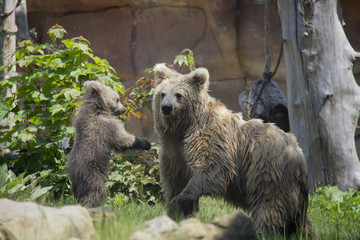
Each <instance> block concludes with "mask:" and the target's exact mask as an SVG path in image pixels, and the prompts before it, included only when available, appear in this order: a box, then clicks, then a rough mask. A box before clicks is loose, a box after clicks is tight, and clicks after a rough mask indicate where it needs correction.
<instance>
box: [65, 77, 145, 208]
mask: <svg viewBox="0 0 360 240" xmlns="http://www.w3.org/2000/svg"><path fill="white" fill-rule="evenodd" d="M84 88H85V96H84V103H83V104H82V106H81V107H80V110H79V113H78V114H77V116H76V118H75V120H74V122H73V125H74V127H75V129H76V133H75V143H74V145H73V148H72V150H71V152H70V153H69V155H68V171H69V175H70V179H71V182H72V189H73V193H74V196H75V198H76V200H77V201H78V202H80V203H81V204H83V205H86V206H88V207H94V206H98V205H100V204H101V203H102V202H103V201H104V200H105V199H106V191H105V187H104V183H105V181H106V179H107V171H108V168H109V160H110V158H111V152H112V150H115V151H116V152H121V151H124V150H126V149H131V148H133V149H135V148H136V149H145V150H148V149H150V143H149V142H148V141H147V140H144V139H140V138H138V137H135V136H134V135H132V134H129V133H128V132H126V130H125V129H124V126H123V124H122V123H121V121H120V120H119V119H116V118H115V116H118V115H120V114H122V113H124V112H125V108H124V106H123V105H122V104H121V103H120V99H119V95H118V94H117V93H116V92H115V91H114V90H113V89H112V88H110V87H108V86H106V85H105V84H103V83H101V82H97V81H87V82H85V84H84Z"/></svg>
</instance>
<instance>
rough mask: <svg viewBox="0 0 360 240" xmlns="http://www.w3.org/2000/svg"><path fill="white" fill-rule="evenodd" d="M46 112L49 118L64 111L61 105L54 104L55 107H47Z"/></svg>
mask: <svg viewBox="0 0 360 240" xmlns="http://www.w3.org/2000/svg"><path fill="white" fill-rule="evenodd" d="M48 110H49V111H50V113H51V116H54V115H55V114H56V113H58V112H60V111H65V110H66V109H65V107H64V106H63V105H60V104H55V105H53V106H51V107H49V108H48Z"/></svg>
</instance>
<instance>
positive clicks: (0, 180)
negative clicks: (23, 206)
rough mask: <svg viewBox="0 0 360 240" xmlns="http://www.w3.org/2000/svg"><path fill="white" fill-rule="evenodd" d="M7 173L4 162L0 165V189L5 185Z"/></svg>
mask: <svg viewBox="0 0 360 240" xmlns="http://www.w3.org/2000/svg"><path fill="white" fill-rule="evenodd" d="M7 175H8V169H7V165H6V163H4V164H3V165H1V166H0V189H2V188H3V187H4V186H5V183H6V180H7Z"/></svg>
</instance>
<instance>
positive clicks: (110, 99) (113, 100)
mask: <svg viewBox="0 0 360 240" xmlns="http://www.w3.org/2000/svg"><path fill="white" fill-rule="evenodd" d="M84 89H85V96H84V102H88V103H91V104H94V105H95V108H96V109H97V110H98V111H103V112H108V113H111V114H112V115H115V116H119V115H121V114H123V113H125V111H126V109H125V107H124V106H123V105H122V104H121V102H120V98H119V95H118V94H117V93H116V91H115V90H114V89H112V88H110V87H108V86H106V85H105V84H104V83H102V82H98V81H86V82H85V83H84Z"/></svg>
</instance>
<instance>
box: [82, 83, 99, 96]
mask: <svg viewBox="0 0 360 240" xmlns="http://www.w3.org/2000/svg"><path fill="white" fill-rule="evenodd" d="M102 88H103V85H102V83H101V82H98V81H93V80H92V81H86V82H85V83H84V89H85V94H86V95H88V96H94V95H96V96H98V95H100V91H101V89H102Z"/></svg>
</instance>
